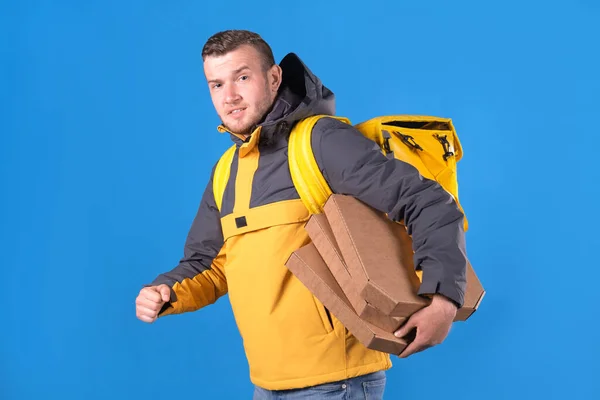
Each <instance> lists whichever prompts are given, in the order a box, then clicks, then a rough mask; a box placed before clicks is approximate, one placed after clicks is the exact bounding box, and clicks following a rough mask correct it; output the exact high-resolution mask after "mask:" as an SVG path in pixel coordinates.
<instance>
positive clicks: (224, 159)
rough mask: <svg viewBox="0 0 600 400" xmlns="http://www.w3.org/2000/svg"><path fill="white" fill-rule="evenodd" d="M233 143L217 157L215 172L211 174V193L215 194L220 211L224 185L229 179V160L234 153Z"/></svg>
mask: <svg viewBox="0 0 600 400" xmlns="http://www.w3.org/2000/svg"><path fill="white" fill-rule="evenodd" d="M235 147H236V146H235V145H233V146H231V147H230V148H229V149H227V151H226V152H225V153H223V155H222V156H221V158H220V159H219V161H218V162H217V165H216V166H215V173H214V176H213V195H214V196H215V203H216V204H217V208H218V209H219V211H221V205H222V203H223V193H224V192H225V186H227V181H229V172H230V171H231V162H232V161H233V156H234V154H235Z"/></svg>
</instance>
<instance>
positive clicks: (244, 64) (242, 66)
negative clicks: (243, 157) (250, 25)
mask: <svg viewBox="0 0 600 400" xmlns="http://www.w3.org/2000/svg"><path fill="white" fill-rule="evenodd" d="M202 59H203V61H204V75H205V76H206V80H207V81H208V88H209V92H210V97H211V99H212V102H213V105H214V107H215V109H216V111H217V114H218V115H219V117H220V118H221V122H222V123H223V125H224V126H225V127H226V128H227V129H229V130H230V131H231V132H233V133H237V134H242V135H247V134H250V133H251V129H252V128H253V127H254V126H255V125H256V124H258V123H259V122H260V121H261V120H262V119H263V118H264V116H265V115H266V114H267V113H268V112H269V110H270V109H271V107H272V105H273V102H274V101H275V98H276V97H277V93H278V90H279V86H280V85H281V79H282V71H281V68H280V67H279V65H277V64H275V60H274V57H273V52H272V51H271V48H270V47H269V45H268V44H267V43H266V42H265V41H264V40H263V39H262V38H261V37H260V36H259V35H258V34H256V33H253V32H248V31H243V30H230V31H224V32H219V33H217V34H215V35H213V36H212V37H211V38H209V39H208V41H207V42H206V44H205V45H204V48H203V50H202Z"/></svg>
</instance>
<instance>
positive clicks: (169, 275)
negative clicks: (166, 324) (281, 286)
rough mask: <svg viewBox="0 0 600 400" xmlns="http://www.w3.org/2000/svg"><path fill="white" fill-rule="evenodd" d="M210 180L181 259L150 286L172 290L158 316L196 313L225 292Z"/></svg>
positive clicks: (221, 245)
mask: <svg viewBox="0 0 600 400" xmlns="http://www.w3.org/2000/svg"><path fill="white" fill-rule="evenodd" d="M213 173H214V170H213ZM212 179H213V178H212V174H211V179H210V181H209V183H208V185H207V186H206V189H205V191H204V194H203V196H202V200H201V202H200V206H199V208H198V212H197V214H196V216H195V218H194V220H193V222H192V226H191V228H190V230H189V232H188V235H187V239H186V242H185V247H184V254H183V258H181V260H180V261H179V264H178V265H177V266H176V267H175V268H174V269H172V270H171V271H169V272H166V273H163V274H160V275H159V276H158V277H157V278H156V279H155V280H154V281H153V282H152V283H151V284H150V286H154V285H160V284H166V285H168V286H169V287H170V288H171V300H170V301H169V302H167V303H165V305H164V306H163V308H162V309H161V311H160V313H159V317H162V316H165V315H168V314H179V313H183V312H188V311H195V310H198V309H200V308H202V307H204V306H207V305H209V304H212V303H214V302H215V301H216V300H217V299H218V298H219V297H221V296H223V295H225V294H226V293H227V281H226V279H225V273H224V265H225V260H226V257H227V256H226V252H225V246H224V243H223V233H222V230H221V220H220V214H219V210H218V209H217V207H216V203H215V199H214V195H213V191H212Z"/></svg>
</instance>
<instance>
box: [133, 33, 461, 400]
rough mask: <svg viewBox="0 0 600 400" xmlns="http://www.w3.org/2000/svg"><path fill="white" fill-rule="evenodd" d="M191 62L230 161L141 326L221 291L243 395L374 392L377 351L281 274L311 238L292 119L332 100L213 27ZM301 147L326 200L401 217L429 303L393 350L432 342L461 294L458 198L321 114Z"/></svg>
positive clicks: (291, 63)
mask: <svg viewBox="0 0 600 400" xmlns="http://www.w3.org/2000/svg"><path fill="white" fill-rule="evenodd" d="M202 57H203V61H204V73H205V76H206V79H207V81H208V86H209V91H210V96H211V98H212V101H213V105H214V107H215V109H216V111H217V113H218V115H219V117H220V119H221V121H222V125H220V126H219V130H220V131H221V132H225V131H226V132H229V133H230V135H231V138H232V140H233V141H234V142H235V144H236V153H235V156H234V158H233V161H232V165H231V173H230V177H229V181H228V184H227V186H226V188H225V192H224V195H223V200H222V206H221V207H220V211H219V208H217V207H216V203H215V196H214V194H213V191H212V174H211V180H210V181H209V183H208V185H207V187H206V189H205V192H204V195H203V197H202V200H201V203H200V207H199V210H198V213H197V215H196V217H195V219H194V221H193V223H192V226H191V229H190V231H189V235H188V238H187V240H186V244H185V251H184V257H183V258H182V259H181V261H180V263H179V265H178V266H177V267H176V268H174V269H173V270H171V271H170V272H166V273H164V274H161V275H160V276H158V277H157V278H156V279H155V280H154V281H153V282H152V283H151V285H148V286H147V287H145V288H143V289H142V290H141V291H140V293H139V296H138V297H137V300H136V312H137V317H138V318H139V319H140V320H142V321H144V322H148V323H151V322H154V321H155V320H156V319H157V318H158V317H162V316H166V315H169V314H177V313H183V312H188V311H194V310H197V309H199V308H201V307H204V306H207V305H209V304H212V303H214V302H215V301H216V300H217V299H218V298H219V297H221V296H223V295H224V294H226V293H229V297H230V301H231V305H232V309H233V312H234V316H235V320H236V323H237V326H238V328H239V331H240V334H241V336H242V338H243V342H244V349H245V352H246V356H247V359H248V362H249V366H250V378H251V381H252V382H253V383H254V384H255V386H256V391H255V398H269V396H270V395H272V394H273V393H274V391H277V395H278V396H279V397H278V398H282V399H283V398H288V397H286V396H290V397H289V398H291V397H293V396H301V397H294V398H308V397H310V396H314V397H310V398H333V397H335V396H343V395H344V393H345V395H346V396H350V397H344V398H352V399H355V398H356V399H358V398H361V399H362V398H365V396H367V394H368V396H370V397H369V398H382V396H383V390H384V387H385V380H386V376H385V372H384V371H385V370H387V369H389V368H390V367H391V361H390V357H389V355H388V354H384V353H381V352H377V351H374V350H371V349H367V348H366V347H364V346H363V345H362V344H360V343H359V342H358V341H357V340H356V339H355V338H354V337H353V336H352V335H351V334H349V333H348V332H347V331H346V330H345V328H344V327H343V326H342V325H341V324H340V322H339V321H338V320H337V319H336V318H335V316H333V315H331V314H330V313H329V311H328V310H327V309H325V308H324V307H323V305H322V304H321V303H320V302H319V301H318V300H317V299H316V298H315V297H314V296H313V295H312V294H311V293H310V292H309V291H308V289H307V288H306V287H305V286H304V285H303V284H302V283H300V281H298V280H297V279H296V278H295V277H294V276H293V275H292V274H291V273H290V271H289V270H288V269H287V268H286V267H285V262H286V261H287V259H288V257H289V256H290V254H291V253H292V252H293V251H295V250H297V249H299V248H300V247H302V246H303V245H305V244H306V243H308V242H309V240H310V239H309V238H308V236H307V233H306V232H305V230H304V223H305V222H306V221H307V219H308V217H309V214H308V211H307V210H306V208H305V207H304V205H303V203H302V202H301V200H300V198H299V195H298V192H297V191H296V189H295V188H294V185H293V182H292V180H291V177H290V172H289V168H288V164H287V162H288V159H287V138H288V135H289V132H290V129H291V128H292V127H293V126H294V123H296V122H297V121H299V120H301V119H302V118H305V117H308V116H311V115H315V114H327V115H333V114H334V95H333V93H332V92H331V91H330V90H329V89H327V88H326V87H325V86H324V85H323V84H322V83H321V81H320V80H319V79H318V78H317V77H316V76H315V75H314V74H313V73H312V72H311V71H310V70H309V69H308V68H307V67H306V65H304V64H303V62H302V61H301V60H300V59H299V58H298V57H297V56H296V55H294V54H288V55H287V56H286V57H285V58H284V59H283V60H282V61H281V63H280V65H277V64H275V61H274V59H273V54H272V51H271V48H270V47H269V45H268V44H267V43H265V42H264V41H263V39H262V38H261V37H260V36H259V35H257V34H255V33H252V32H248V31H225V32H220V33H217V34H216V35H214V36H212V37H211V38H210V39H209V40H208V41H207V43H206V44H205V46H204V48H203V52H202ZM312 146H313V151H314V153H315V157H316V160H317V163H318V165H319V167H320V169H321V171H322V172H323V174H324V176H325V178H326V179H327V182H328V183H329V185H330V187H331V188H332V190H333V191H334V192H335V193H341V194H346V195H351V196H354V197H356V198H358V199H360V200H362V201H363V202H365V203H366V204H369V205H371V206H372V207H375V208H377V209H379V210H381V211H384V212H386V213H388V215H389V217H390V218H391V219H393V220H396V221H398V220H404V222H405V223H406V225H407V227H408V229H409V233H410V234H412V239H413V246H414V250H415V262H416V264H415V265H418V266H419V268H421V269H422V270H423V282H422V285H421V287H420V290H419V294H421V295H424V296H430V297H432V298H433V300H432V302H431V305H429V306H427V307H425V308H424V309H422V310H420V311H419V312H417V313H415V314H414V315H413V316H412V317H411V318H410V319H409V320H408V322H407V323H406V324H405V325H404V326H403V327H402V328H401V329H400V330H399V331H398V332H396V334H397V336H399V337H403V336H405V335H406V334H407V333H409V332H410V331H411V330H413V329H415V328H416V337H415V339H414V341H413V342H412V344H411V345H410V346H409V347H407V349H406V350H405V351H404V353H403V354H401V355H400V356H401V357H408V356H409V355H411V354H413V353H415V352H418V351H421V350H424V349H426V348H428V347H430V346H433V345H436V344H439V343H441V342H442V341H443V340H444V339H445V337H446V336H447V334H448V332H449V330H450V326H451V324H452V321H453V319H454V317H455V315H456V310H457V307H460V306H461V305H462V302H463V294H464V289H465V270H466V257H465V248H464V232H463V215H462V214H461V212H460V211H459V209H458V207H457V205H456V203H455V202H454V200H453V199H452V197H451V196H450V195H449V194H448V193H446V192H445V191H444V190H443V189H442V188H441V186H440V185H438V184H437V183H436V182H434V181H430V180H427V179H425V178H423V177H422V176H421V175H420V174H419V173H418V171H417V170H416V169H415V168H413V167H412V166H410V165H408V164H406V163H403V162H401V161H399V160H391V159H388V158H386V157H385V156H383V155H382V154H381V152H380V151H379V149H378V148H377V147H376V146H375V145H374V143H373V142H371V141H370V140H368V139H366V138H365V137H364V136H363V135H362V134H361V133H360V132H358V131H357V130H356V129H355V128H353V127H352V126H350V125H347V124H344V123H342V122H339V121H337V120H335V119H333V118H323V119H321V120H320V121H319V122H318V123H317V124H316V125H315V128H314V131H313V135H312ZM213 173H214V169H213ZM367 392H368V393H367ZM331 396H333V397H331ZM336 398H338V397H336ZM339 398H341V397H339Z"/></svg>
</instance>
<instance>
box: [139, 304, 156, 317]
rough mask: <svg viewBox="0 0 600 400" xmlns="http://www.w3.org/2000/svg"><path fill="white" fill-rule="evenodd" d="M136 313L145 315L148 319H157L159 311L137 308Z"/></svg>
mask: <svg viewBox="0 0 600 400" xmlns="http://www.w3.org/2000/svg"><path fill="white" fill-rule="evenodd" d="M135 311H136V313H137V315H144V316H146V317H151V318H156V317H157V316H158V311H156V310H152V309H150V308H146V307H142V306H137V307H136V308H135Z"/></svg>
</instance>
